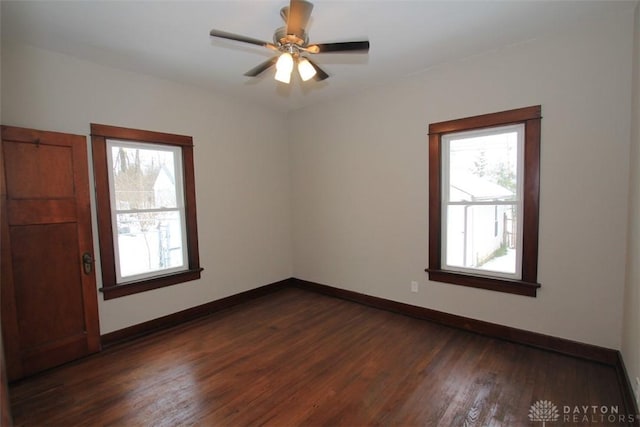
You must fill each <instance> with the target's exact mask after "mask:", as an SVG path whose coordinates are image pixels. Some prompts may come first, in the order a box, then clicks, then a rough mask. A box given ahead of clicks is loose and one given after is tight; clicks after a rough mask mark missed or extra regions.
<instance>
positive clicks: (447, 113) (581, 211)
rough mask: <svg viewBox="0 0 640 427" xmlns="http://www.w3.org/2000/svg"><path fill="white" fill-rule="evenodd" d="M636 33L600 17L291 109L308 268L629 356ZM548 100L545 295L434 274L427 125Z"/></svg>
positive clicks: (300, 256) (297, 212) (297, 226)
mask: <svg viewBox="0 0 640 427" xmlns="http://www.w3.org/2000/svg"><path fill="white" fill-rule="evenodd" d="M632 34H633V17H632V16H630V14H629V13H626V14H624V13H617V14H615V15H609V16H602V17H599V19H598V20H596V21H593V22H584V23H583V24H582V25H580V26H578V27H574V28H570V29H566V30H565V31H564V32H563V33H561V34H550V35H548V36H547V37H545V38H543V39H538V40H532V41H530V42H528V43H523V44H520V45H517V46H510V47H506V48H504V49H500V50H496V51H493V52H490V53H487V54H483V55H478V56H476V57H473V58H469V59H467V60H464V61H459V62H454V63H449V64H445V65H443V66H441V67H437V68H434V69H431V70H428V71H427V72H425V73H424V74H422V75H420V76H414V77H411V78H402V77H400V78H399V79H398V80H399V82H398V83H397V84H391V85H389V86H384V87H380V88H377V89H375V90H371V91H369V92H367V93H362V94H360V95H359V96H353V97H349V98H343V99H341V100H339V101H337V102H331V103H326V104H323V105H318V106H315V107H310V108H306V109H303V110H300V111H297V112H295V113H293V114H292V115H291V120H290V121H289V123H291V124H292V126H293V127H292V129H291V135H295V137H292V138H291V158H292V178H293V180H292V183H293V184H292V185H293V192H292V204H293V242H294V243H293V256H294V263H293V265H294V275H295V276H296V277H298V278H301V279H306V280H310V281H315V282H319V283H323V284H327V285H331V286H337V287H340V288H344V289H348V290H352V291H356V292H360V293H364V294H369V295H374V296H378V297H382V298H387V299H391V300H395V301H401V302H405V303H409V304H414V305H418V306H423V307H428V308H431V309H435V310H441V311H444V312H447V313H454V314H458V315H462V316H467V317H471V318H475V319H480V320H485V321H489V322H494V323H498V324H502V325H508V326H512V327H516V328H522V329H526V330H530V331H535V332H540V333H544V334H549V335H554V336H558V337H562V338H567V339H571V340H576V341H580V342H586V343H591V344H595V345H601V346H605V347H610V348H619V347H620V344H621V336H620V331H621V328H622V299H623V289H624V275H625V261H626V259H625V253H626V247H625V242H626V222H627V205H628V203H627V196H628V186H629V180H628V164H629V161H628V154H629V140H630V135H629V132H630V115H629V105H630V103H631V98H630V94H629V92H630V91H629V88H630V87H631V51H632ZM535 104H541V105H542V114H543V117H544V118H543V120H542V159H541V161H542V163H541V212H540V221H541V224H540V257H539V270H538V271H539V275H538V277H539V281H540V282H541V283H542V289H541V290H540V291H539V294H538V297H537V298H529V297H523V296H515V295H507V294H503V293H497V292H491V291H486V290H479V289H472V288H465V287H460V286H453V285H448V284H443V283H436V282H430V281H428V280H427V276H426V273H424V268H425V267H426V266H427V259H428V253H427V244H428V223H427V219H428V207H427V197H428V189H427V182H428V175H427V174H428V170H427V160H428V153H427V127H428V124H429V123H431V122H438V121H443V120H449V119H455V118H461V117H466V116H471V115H477V114H483V113H490V112H496V111H502V110H506V109H512V108H518V107H525V106H529V105H535ZM412 280H416V281H418V282H419V283H420V287H419V293H417V294H414V293H411V292H410V282H411V281H412Z"/></svg>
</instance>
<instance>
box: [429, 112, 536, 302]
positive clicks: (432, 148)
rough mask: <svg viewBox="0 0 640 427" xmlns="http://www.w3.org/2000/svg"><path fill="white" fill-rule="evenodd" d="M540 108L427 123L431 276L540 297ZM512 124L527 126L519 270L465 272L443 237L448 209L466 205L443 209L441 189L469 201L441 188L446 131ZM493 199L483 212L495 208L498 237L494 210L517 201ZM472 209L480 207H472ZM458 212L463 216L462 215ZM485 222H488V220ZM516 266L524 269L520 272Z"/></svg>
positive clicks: (519, 214)
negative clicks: (538, 277)
mask: <svg viewBox="0 0 640 427" xmlns="http://www.w3.org/2000/svg"><path fill="white" fill-rule="evenodd" d="M541 111H542V109H541V107H540V106H539V105H535V106H531V107H524V108H518V109H514V110H507V111H501V112H498V113H490V114H484V115H480V116H473V117H466V118H462V119H454V120H448V121H444V122H438V123H431V124H430V125H429V267H428V268H427V269H426V271H427V272H428V273H429V279H430V280H432V281H436V282H444V283H450V284H454V285H462V286H470V287H475V288H481V289H488V290H493V291H499V292H506V293H512V294H518V295H525V296H532V297H535V296H536V293H537V289H538V288H539V287H540V284H539V283H538V282H537V275H538V222H539V206H540V135H541V126H540V124H541V119H542V114H541ZM512 125H522V126H523V127H524V131H523V143H522V148H521V154H519V155H521V156H522V160H521V161H522V168H519V169H518V170H519V171H520V170H521V176H520V175H519V176H518V177H517V182H518V184H519V185H521V195H520V200H519V201H520V205H519V207H520V209H518V206H516V209H517V210H516V211H515V212H514V217H517V219H519V220H520V222H519V224H518V226H519V227H521V232H519V235H521V241H520V242H519V243H518V244H519V245H521V251H520V253H521V255H520V256H519V259H517V260H516V262H517V264H516V265H517V267H516V272H515V273H513V274H514V276H513V277H510V276H509V274H512V269H507V268H501V269H499V271H498V273H500V272H501V271H507V270H508V271H507V275H504V276H503V275H501V274H498V275H496V274H495V273H490V274H487V272H485V271H482V269H469V270H464V271H463V270H462V269H455V267H456V266H455V264H456V263H457V264H458V266H461V265H462V266H464V262H461V261H460V260H457V261H456V260H454V259H453V258H451V260H450V261H448V262H449V264H447V254H446V252H444V251H443V243H442V241H443V239H446V237H447V236H446V231H443V221H446V216H447V215H448V213H449V209H452V210H455V209H458V210H460V209H462V208H461V207H460V206H464V204H458V205H456V204H453V205H451V206H450V207H447V209H446V210H445V209H444V206H443V205H444V201H445V200H444V196H443V193H444V192H445V189H446V191H448V192H449V194H447V199H446V201H447V202H448V201H457V202H463V201H465V200H466V199H465V197H463V196H461V195H459V194H458V195H456V194H454V193H453V192H451V191H449V189H448V187H446V186H443V180H445V179H448V178H447V174H446V173H445V171H443V164H442V159H443V156H444V155H445V150H444V144H443V139H446V138H447V135H451V134H456V133H464V132H475V131H480V132H482V131H491V130H492V129H493V128H497V127H502V126H512ZM478 160H480V159H478ZM481 163H482V162H481V161H478V164H481ZM447 185H449V184H447ZM494 196H495V195H494ZM467 199H468V197H467ZM493 199H497V200H489V201H488V204H487V205H486V206H490V207H489V208H487V209H486V210H487V212H485V213H484V214H485V215H487V216H488V215H489V212H488V211H489V210H490V209H491V208H493V210H494V213H493V217H494V223H493V225H492V226H491V227H492V228H493V230H494V233H493V234H494V235H495V229H496V223H495V212H496V209H497V208H500V206H505V205H510V206H512V208H513V204H511V202H512V201H513V200H510V199H509V198H508V197H503V198H498V197H493ZM514 200H515V199H514ZM479 206H481V205H479ZM468 209H479V208H477V207H473V208H472V207H469V208H468ZM458 215H460V214H459V213H458ZM486 222H487V223H488V222H489V221H488V219H487V220H486ZM498 227H499V225H498ZM512 228H513V227H512ZM487 234H489V233H487ZM498 234H500V233H498ZM445 245H446V243H445ZM450 245H451V244H450ZM453 245H455V243H453ZM452 253H453V252H452ZM458 253H459V252H458ZM452 256H453V255H452ZM451 264H454V265H453V267H454V268H453V269H451ZM517 268H519V269H520V270H519V274H518V270H517ZM518 277H519V279H518Z"/></svg>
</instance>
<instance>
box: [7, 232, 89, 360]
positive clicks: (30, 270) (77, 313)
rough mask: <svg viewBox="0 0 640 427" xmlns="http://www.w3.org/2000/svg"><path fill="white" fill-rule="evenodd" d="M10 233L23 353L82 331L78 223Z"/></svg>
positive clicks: (83, 330) (83, 327)
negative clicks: (76, 224)
mask: <svg viewBox="0 0 640 427" xmlns="http://www.w3.org/2000/svg"><path fill="white" fill-rule="evenodd" d="M10 238H11V243H12V245H11V246H12V252H13V277H14V282H15V289H16V303H17V304H18V306H19V307H20V312H19V313H18V328H19V333H20V348H21V349H22V352H23V353H26V352H31V351H33V349H34V347H38V346H41V345H47V344H49V343H50V342H55V341H58V340H64V339H65V338H66V337H69V336H72V335H77V334H83V333H84V332H85V325H84V316H83V309H82V282H81V277H80V275H81V274H82V273H81V268H82V265H81V263H80V262H79V260H80V253H79V252H78V247H77V230H76V226H75V224H73V223H67V224H51V225H29V226H21V227H12V228H11V234H10ZM43 242H47V243H46V244H43Z"/></svg>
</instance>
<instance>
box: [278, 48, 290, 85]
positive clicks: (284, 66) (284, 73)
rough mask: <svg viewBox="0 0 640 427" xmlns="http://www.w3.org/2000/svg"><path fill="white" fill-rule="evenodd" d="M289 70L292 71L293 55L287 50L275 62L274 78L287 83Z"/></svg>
mask: <svg viewBox="0 0 640 427" xmlns="http://www.w3.org/2000/svg"><path fill="white" fill-rule="evenodd" d="M291 71H293V56H291V54H290V53H289V52H284V53H283V54H282V55H280V57H279V58H278V62H276V80H277V81H279V82H282V83H287V84H289V82H290V81H291Z"/></svg>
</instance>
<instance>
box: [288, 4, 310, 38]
mask: <svg viewBox="0 0 640 427" xmlns="http://www.w3.org/2000/svg"><path fill="white" fill-rule="evenodd" d="M312 10H313V4H312V3H310V2H308V1H306V0H291V3H289V10H288V12H281V13H280V14H281V15H282V16H283V17H284V15H285V14H286V15H287V34H294V35H296V36H298V37H302V34H303V33H304V30H305V28H307V24H308V23H309V18H311V11H312Z"/></svg>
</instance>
